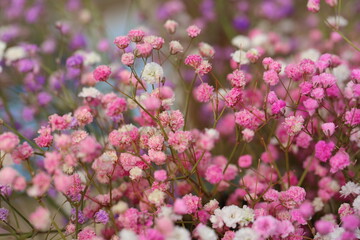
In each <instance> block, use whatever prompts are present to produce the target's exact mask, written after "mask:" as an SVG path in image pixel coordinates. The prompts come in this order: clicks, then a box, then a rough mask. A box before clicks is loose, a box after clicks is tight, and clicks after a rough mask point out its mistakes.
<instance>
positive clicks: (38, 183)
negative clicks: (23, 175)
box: [27, 172, 51, 197]
mask: <svg viewBox="0 0 360 240" xmlns="http://www.w3.org/2000/svg"><path fill="white" fill-rule="evenodd" d="M32 183H33V186H32V187H30V188H29V189H28V191H27V193H28V195H29V196H31V197H40V196H42V195H43V194H44V193H46V192H47V190H48V189H49V187H50V183H51V177H50V176H49V175H48V174H46V173H44V172H40V173H38V174H36V175H35V177H34V178H33V179H32Z"/></svg>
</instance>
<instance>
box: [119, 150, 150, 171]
mask: <svg viewBox="0 0 360 240" xmlns="http://www.w3.org/2000/svg"><path fill="white" fill-rule="evenodd" d="M119 160H120V164H121V166H122V167H123V168H124V170H125V171H130V170H131V169H132V168H134V167H137V166H141V165H142V164H145V163H143V162H142V160H141V158H139V157H137V156H134V155H132V154H130V153H121V154H120V158H119Z"/></svg>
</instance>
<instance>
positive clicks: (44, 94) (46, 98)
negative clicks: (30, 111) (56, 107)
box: [37, 92, 52, 106]
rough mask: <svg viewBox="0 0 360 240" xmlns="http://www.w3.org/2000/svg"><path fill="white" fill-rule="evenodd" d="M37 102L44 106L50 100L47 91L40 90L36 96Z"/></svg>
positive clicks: (50, 97)
mask: <svg viewBox="0 0 360 240" xmlns="http://www.w3.org/2000/svg"><path fill="white" fill-rule="evenodd" d="M37 99H38V103H39V105H40V106H45V105H47V104H48V103H49V102H51V100H52V96H51V95H50V94H49V93H47V92H41V93H39V95H38V96H37Z"/></svg>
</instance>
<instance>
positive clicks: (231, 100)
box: [225, 88, 243, 107]
mask: <svg viewBox="0 0 360 240" xmlns="http://www.w3.org/2000/svg"><path fill="white" fill-rule="evenodd" d="M242 98H243V90H242V89H240V88H232V89H231V90H230V91H229V92H228V93H227V94H226V96H225V102H226V104H227V105H228V106H229V107H235V106H236V104H238V103H239V102H240V101H241V100H242Z"/></svg>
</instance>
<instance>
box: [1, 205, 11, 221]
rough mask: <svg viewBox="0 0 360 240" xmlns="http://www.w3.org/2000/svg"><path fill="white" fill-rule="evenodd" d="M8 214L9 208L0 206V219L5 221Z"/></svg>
mask: <svg viewBox="0 0 360 240" xmlns="http://www.w3.org/2000/svg"><path fill="white" fill-rule="evenodd" d="M8 216H9V210H7V209H6V208H0V221H4V222H5V221H6V220H7V218H8Z"/></svg>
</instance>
